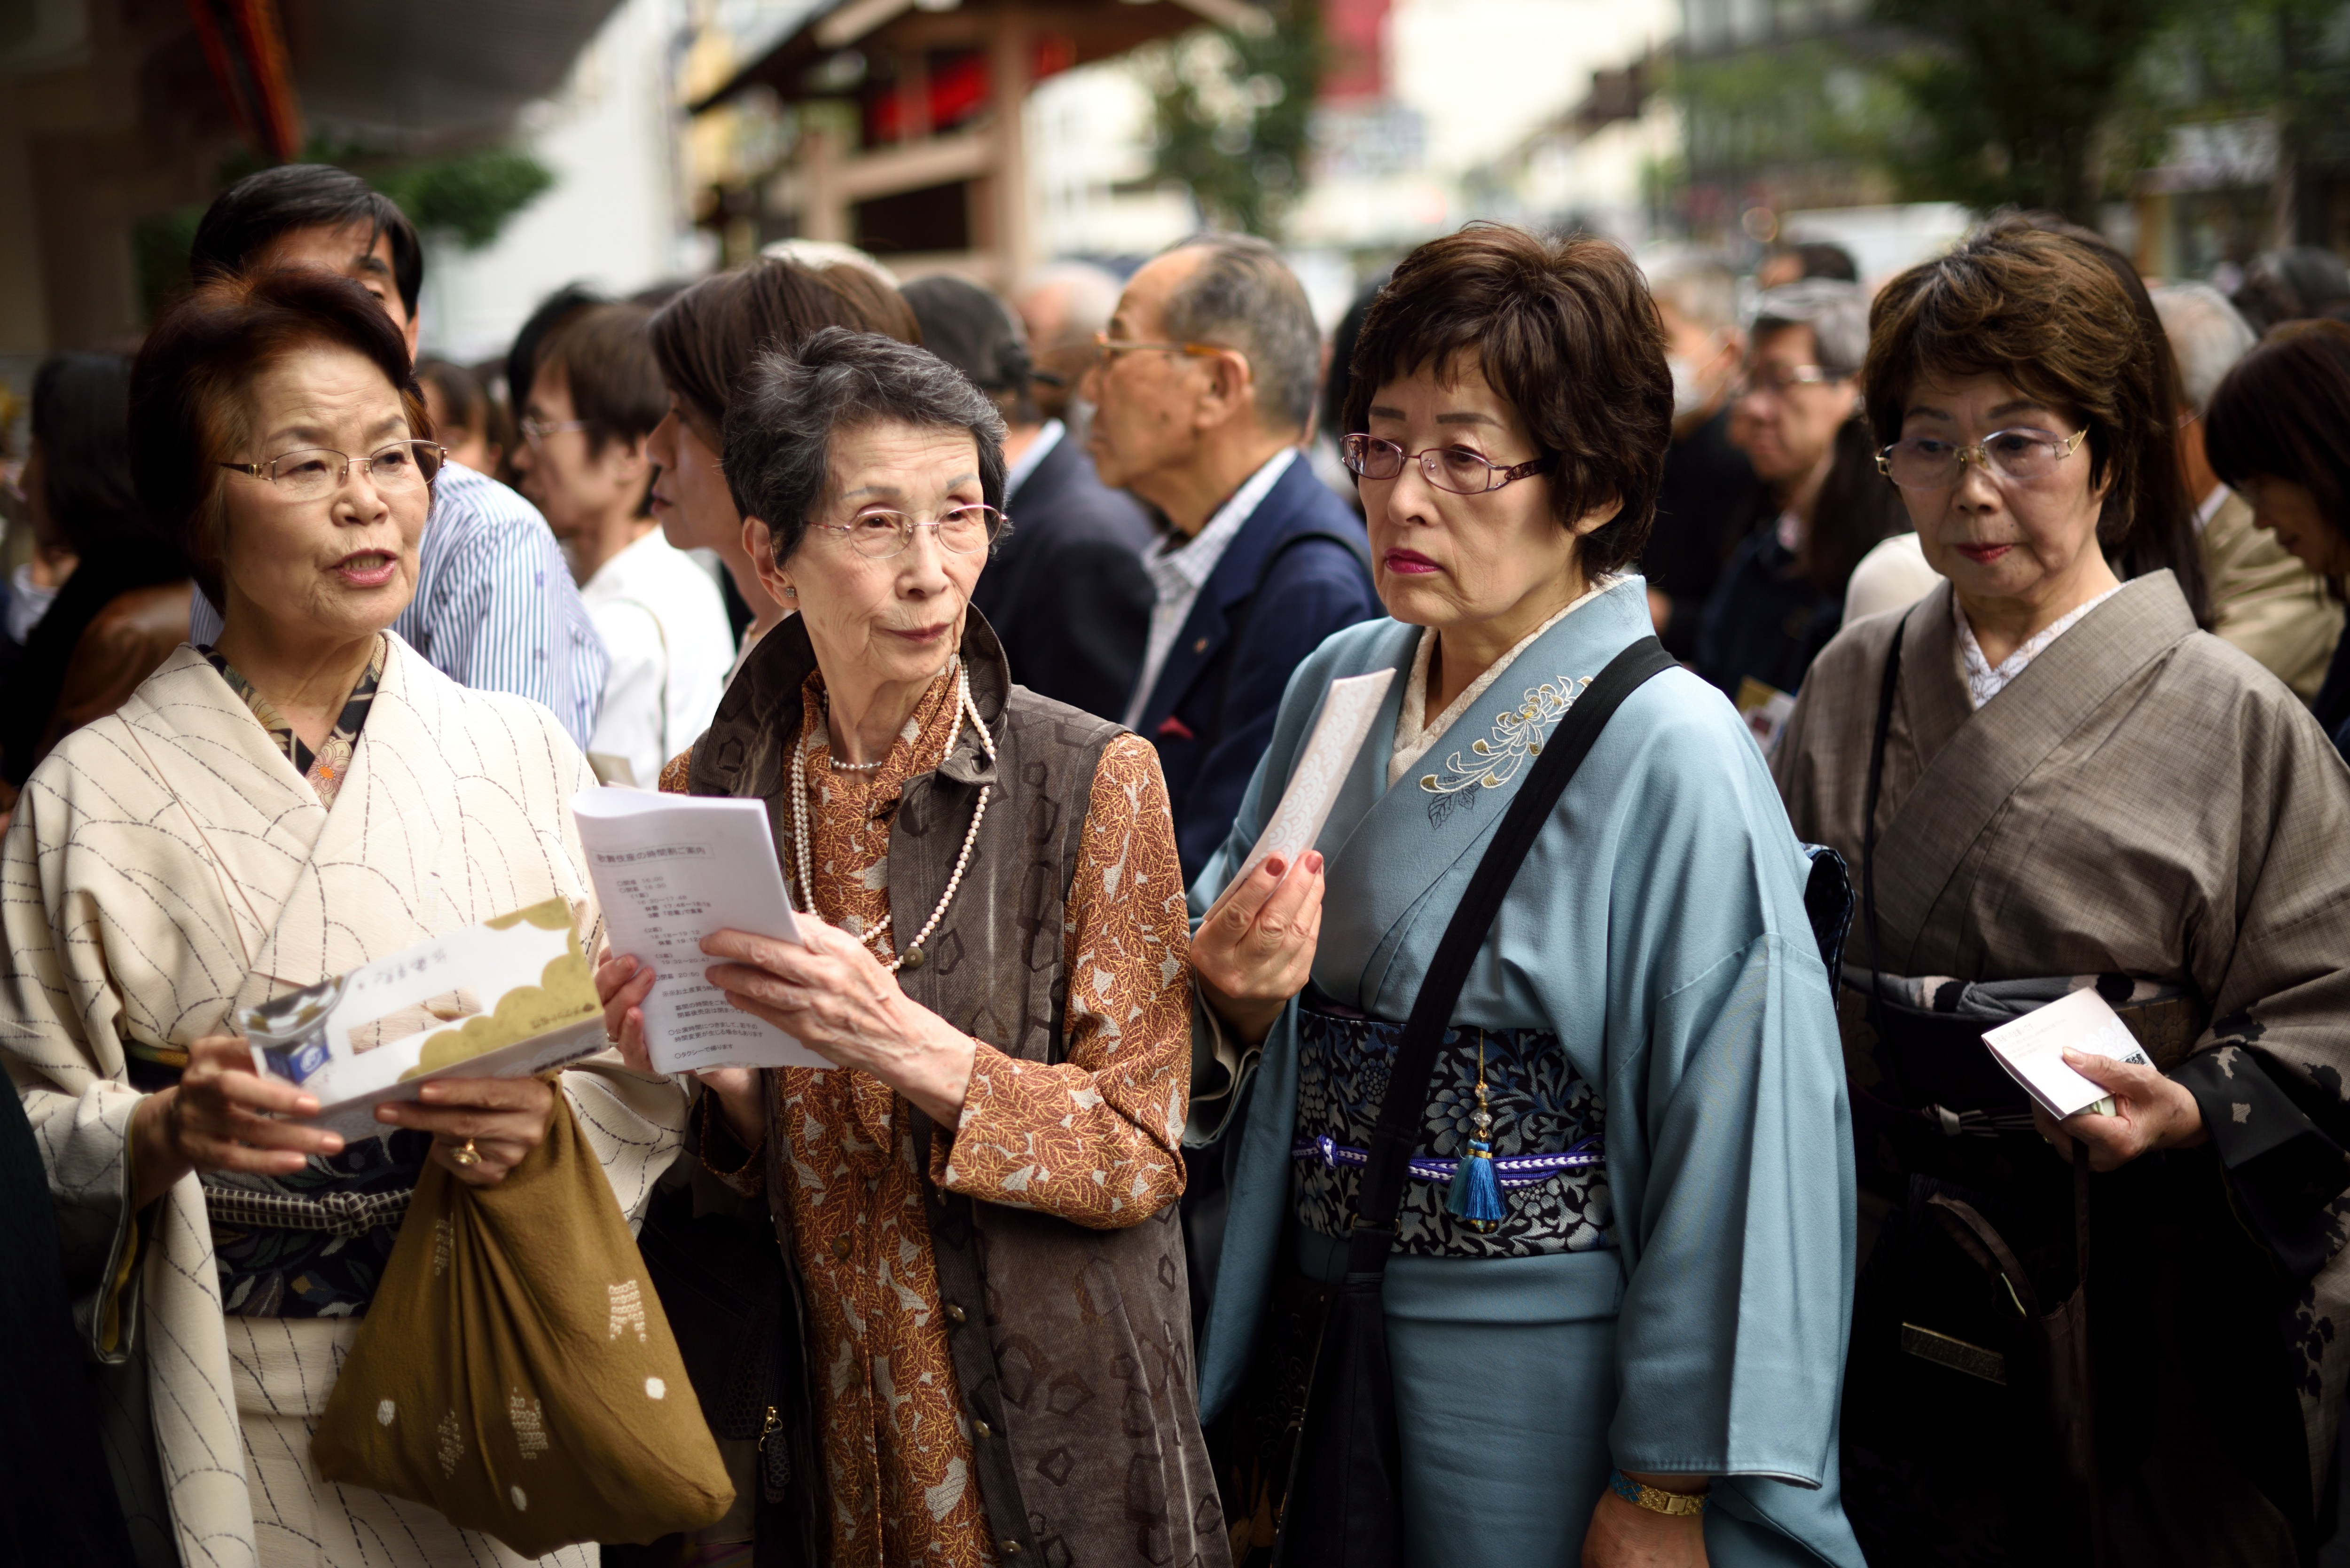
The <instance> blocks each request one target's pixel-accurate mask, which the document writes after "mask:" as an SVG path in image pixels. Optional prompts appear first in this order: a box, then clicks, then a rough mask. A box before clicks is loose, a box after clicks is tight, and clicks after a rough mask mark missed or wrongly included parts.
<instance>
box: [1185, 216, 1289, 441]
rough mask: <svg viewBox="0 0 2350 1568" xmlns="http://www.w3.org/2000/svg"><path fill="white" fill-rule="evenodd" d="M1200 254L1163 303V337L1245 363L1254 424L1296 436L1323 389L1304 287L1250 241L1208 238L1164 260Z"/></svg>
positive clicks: (1268, 250) (1262, 245)
mask: <svg viewBox="0 0 2350 1568" xmlns="http://www.w3.org/2000/svg"><path fill="white" fill-rule="evenodd" d="M1192 250H1196V251H1201V252H1203V253H1204V254H1203V255H1202V256H1201V261H1200V270H1199V271H1197V272H1195V273H1193V274H1192V275H1191V277H1190V278H1188V279H1186V280H1185V281H1184V283H1183V285H1182V286H1181V287H1180V288H1178V289H1176V290H1175V292H1174V293H1173V294H1172V295H1170V296H1168V300H1167V307H1166V310H1165V311H1164V312H1163V315H1164V317H1165V321H1164V325H1165V326H1166V328H1167V335H1168V336H1169V337H1171V338H1173V339H1174V340H1175V341H1176V342H1178V343H1210V344H1213V345H1214V346H1215V347H1217V348H1236V349H1238V350H1239V351H1240V352H1241V353H1242V354H1243V355H1244V356H1246V358H1247V359H1248V362H1249V373H1250V374H1251V375H1252V376H1253V377H1254V378H1255V379H1256V410H1257V417H1258V418H1259V419H1261V420H1263V421H1264V423H1265V424H1266V425H1267V426H1269V427H1272V428H1274V429H1277V430H1298V431H1303V430H1304V429H1305V427H1306V426H1307V425H1308V424H1309V423H1311V422H1312V421H1313V419H1314V394H1315V390H1316V389H1318V388H1319V387H1320V386H1321V383H1322V332H1321V329H1320V328H1319V327H1315V325H1314V307H1313V306H1311V305H1309V304H1307V303H1306V299H1305V286H1303V285H1302V284H1300V283H1299V282H1298V281H1297V275H1296V274H1295V273H1294V272H1292V271H1290V270H1289V264H1288V263H1287V262H1285V261H1283V260H1282V259H1281V253H1280V252H1279V251H1277V250H1275V249H1274V247H1273V246H1272V245H1271V244H1269V243H1267V242H1266V241H1263V240H1261V239H1258V238H1257V237H1256V236H1255V235H1253V234H1207V235H1202V236H1200V237H1198V238H1194V239H1189V240H1185V241H1183V242H1182V243H1181V244H1176V245H1171V246H1170V247H1169V248H1168V250H1167V251H1166V252H1165V253H1163V254H1170V255H1171V254H1174V253H1175V252H1177V251H1192Z"/></svg>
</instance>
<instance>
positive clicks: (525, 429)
mask: <svg viewBox="0 0 2350 1568" xmlns="http://www.w3.org/2000/svg"><path fill="white" fill-rule="evenodd" d="M520 423H521V426H522V438H523V440H525V441H528V442H530V444H531V445H533V446H545V445H546V438H547V437H549V436H551V435H559V434H561V433H562V432H563V431H584V430H586V429H587V421H586V420H537V419H525V420H523V421H520Z"/></svg>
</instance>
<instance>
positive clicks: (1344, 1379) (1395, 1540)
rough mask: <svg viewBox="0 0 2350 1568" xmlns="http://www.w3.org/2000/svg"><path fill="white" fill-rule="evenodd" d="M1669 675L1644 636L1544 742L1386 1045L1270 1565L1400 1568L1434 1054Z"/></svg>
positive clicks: (1657, 646)
mask: <svg viewBox="0 0 2350 1568" xmlns="http://www.w3.org/2000/svg"><path fill="white" fill-rule="evenodd" d="M1673 668H1674V660H1673V659H1672V656H1671V655H1669V654H1668V653H1667V652H1666V651H1665V649H1664V646H1663V644H1661V643H1659V641H1658V640H1657V639H1655V638H1653V637H1649V638H1643V639H1640V640H1639V641H1638V642H1636V643H1634V644H1633V645H1632V646H1631V647H1629V648H1627V649H1625V650H1624V651H1623V652H1621V653H1619V654H1617V656H1616V657H1615V658H1614V659H1611V660H1610V661H1609V662H1608V665H1607V669H1605V670H1601V671H1600V672H1599V674H1598V676H1597V677H1596V678H1595V679H1594V680H1592V682H1591V684H1590V685H1589V686H1588V687H1587V688H1586V689H1585V691H1584V692H1583V695H1582V696H1581V697H1579V698H1577V699H1576V700H1575V705H1574V706H1573V707H1572V708H1569V709H1568V710H1567V712H1566V716H1565V718H1564V719H1562V720H1560V721H1559V724H1558V727H1557V728H1556V729H1555V730H1554V731H1553V732H1551V736H1550V738H1549V740H1547V741H1546V742H1543V744H1542V746H1541V748H1540V750H1539V752H1538V753H1537V755H1536V757H1535V761H1534V769H1533V771H1532V772H1531V773H1529V774H1527V776H1526V782H1525V786H1524V787H1523V789H1521V790H1519V791H1518V794H1517V798H1516V799H1514V800H1513V801H1512V802H1511V803H1510V808H1509V810H1508V812H1507V813H1506V814H1504V815H1503V818H1502V823H1501V826H1500V827H1498V828H1497V829H1495V831H1494V834H1493V841H1492V844H1491V845H1489V846H1487V847H1486V850H1485V853H1484V855H1483V856H1482V857H1481V858H1480V859H1479V860H1478V862H1477V869H1476V870H1475V871H1474V872H1473V873H1471V876H1470V878H1469V889H1468V891H1467V892H1466V893H1464V894H1462V895H1461V903H1460V906H1459V908H1457V909H1454V910H1453V912H1452V919H1451V922H1450V923H1449V924H1448V925H1447V926H1446V927H1445V929H1444V935H1443V937H1442V939H1441V940H1439V942H1438V943H1437V947H1436V958H1435V961H1434V962H1432V963H1431V964H1430V966H1429V971H1428V976H1427V979H1426V980H1425V981H1423V982H1422V983H1421V985H1420V991H1419V996H1418V997H1417V998H1415V999H1414V1001H1413V1002H1412V1008H1411V1016H1410V1017H1409V1019H1408V1020H1406V1022H1405V1023H1404V1030H1403V1037H1402V1040H1401V1041H1400V1042H1399V1044H1398V1045H1397V1048H1396V1057H1395V1064H1394V1066H1393V1068H1392V1069H1391V1070H1390V1072H1389V1075H1388V1092H1387V1095H1386V1096H1385V1097H1384V1098H1383V1099H1382V1100H1381V1101H1380V1104H1379V1120H1378V1127H1377V1129H1376V1130H1375V1131H1374V1132H1373V1133H1372V1135H1371V1138H1370V1147H1369V1153H1370V1160H1369V1163H1368V1164H1367V1166H1366V1167H1365V1168H1364V1171H1363V1183H1362V1189H1361V1196H1360V1199H1359V1202H1358V1206H1357V1212H1356V1215H1355V1224H1354V1229H1353V1231H1351V1233H1350V1235H1349V1239H1348V1241H1347V1273H1346V1278H1345V1280H1344V1281H1343V1282H1341V1283H1340V1284H1339V1285H1337V1286H1336V1288H1335V1290H1333V1291H1332V1293H1331V1294H1330V1298H1329V1305H1328V1309H1327V1314H1328V1315H1327V1316H1326V1317H1325V1318H1324V1320H1323V1325H1322V1334H1321V1338H1320V1340H1319V1343H1318V1344H1317V1345H1316V1347H1315V1356H1314V1369H1313V1373H1312V1376H1311V1379H1310V1382H1309V1384H1308V1391H1307V1394H1306V1401H1305V1422H1304V1425H1303V1427H1302V1428H1301V1430H1300V1432H1299V1435H1298V1438H1297V1444H1296V1448H1295V1452H1294V1457H1293V1459H1292V1460H1291V1469H1290V1476H1289V1484H1288V1487H1287V1495H1286V1498H1285V1501H1284V1506H1283V1508H1282V1512H1281V1529H1280V1535H1279V1537H1278V1539H1277V1541H1276V1542H1275V1544H1274V1554H1273V1561H1274V1563H1275V1564H1277V1565H1281V1568H1397V1565H1399V1564H1400V1563H1402V1561H1403V1508H1402V1480H1403V1460H1402V1452H1401V1446H1400V1440H1399V1435H1398V1430H1397V1426H1396V1408H1395V1386H1394V1381H1393V1379H1392V1377H1391V1376H1390V1374H1389V1369H1388V1337H1387V1312H1386V1307H1385V1304H1384V1302H1383V1300H1382V1295H1381V1292H1382V1286H1383V1283H1384V1281H1385V1279H1386V1276H1387V1267H1388V1256H1389V1254H1390V1253H1391V1252H1392V1251H1393V1250H1394V1247H1395V1241H1396V1231H1397V1216H1398V1214H1399V1211H1400V1210H1401V1209H1402V1207H1403V1190H1404V1188H1403V1184H1404V1178H1405V1174H1406V1172H1407V1170H1408V1169H1409V1165H1410V1161H1411V1151H1412V1147H1413V1145H1415V1144H1416V1143H1418V1142H1419V1134H1420V1128H1421V1127H1422V1125H1423V1123H1424V1121H1425V1119H1426V1116H1427V1109H1428V1102H1429V1096H1430V1093H1431V1092H1432V1090H1433V1088H1434V1080H1435V1075H1436V1064H1437V1055H1438V1053H1439V1051H1440V1049H1441V1048H1442V1046H1443V1044H1444V1032H1445V1029H1446V1026H1447V1025H1448V1024H1450V1023H1451V1019H1452V1009H1453V1007H1454V1005H1455V1004H1456V1003H1457V1002H1459V1001H1460V999H1461V987H1462V985H1463V984H1465V983H1466V982H1467V981H1468V978H1469V966H1470V964H1471V962H1473V961H1475V959H1476V956H1477V950H1478V949H1480V948H1482V946H1484V943H1485V937H1486V934H1487V933H1488V932H1489V931H1490V930H1492V926H1493V918H1494V916H1495V915H1496V914H1497V913H1499V912H1500V909H1501V907H1502V899H1503V897H1504V896H1505V895H1506V894H1507V893H1508V892H1509V890H1510V883H1511V881H1512V879H1513V877H1516V875H1517V870H1518V867H1519V866H1520V865H1522V864H1523V862H1524V860H1525V857H1526V855H1527V853H1528V851H1530V850H1531V849H1532V848H1533V847H1534V839H1535V837H1536V836H1538V835H1539V834H1540V833H1541V832H1542V830H1543V827H1544V825H1545V824H1546V823H1547V822H1548V821H1549V818H1550V814H1551V811H1552V809H1553V808H1554V807H1555V806H1556V805H1557V804H1558V801H1559V797H1560V796H1561V795H1562V794H1565V790H1566V786H1567V784H1568V782H1569V781H1570V780H1572V779H1573V778H1574V777H1575V770H1576V769H1577V768H1578V767H1580V766H1581V765H1582V763H1583V759H1584V758H1585V757H1586V756H1587V755H1589V754H1590V752H1591V747H1592V744H1593V742H1596V741H1597V740H1598V738H1599V732H1600V731H1601V730H1603V729H1605V728H1606V727H1607V721H1608V719H1609V718H1610V717H1611V716H1613V715H1614V713H1615V711H1616V710H1617V708H1618V707H1620V706H1622V705H1623V702H1624V700H1625V699H1626V698H1627V697H1629V696H1630V695H1631V694H1632V693H1633V692H1634V691H1637V690H1638V688H1639V687H1640V686H1641V684H1642V683H1643V682H1645V681H1647V680H1648V679H1649V678H1650V677H1651V676H1654V675H1657V674H1659V673H1661V672H1663V671H1664V670H1670V669H1673Z"/></svg>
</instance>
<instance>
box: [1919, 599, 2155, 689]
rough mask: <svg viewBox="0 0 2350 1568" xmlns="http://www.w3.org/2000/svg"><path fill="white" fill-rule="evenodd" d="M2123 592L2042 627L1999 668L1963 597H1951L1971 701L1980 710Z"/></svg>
mask: <svg viewBox="0 0 2350 1568" xmlns="http://www.w3.org/2000/svg"><path fill="white" fill-rule="evenodd" d="M2121 591H2122V586H2121V584H2119V583H2116V584H2115V585H2114V586H2113V587H2110V588H2107V589H2106V591H2105V592H2104V593H2101V594H2099V595H2098V596H2097V597H2095V598H2093V599H2091V600H2090V601H2089V602H2088V603H2087V604H2085V605H2083V606H2081V607H2079V608H2078V609H2075V610H2072V611H2070V612H2068V613H2066V614H2064V615H2062V616H2059V617H2057V618H2056V619H2054V620H2053V621H2051V622H2049V623H2048V624H2047V625H2046V626H2044V627H2043V628H2040V629H2039V630H2038V631H2037V632H2034V633H2033V635H2032V636H2031V637H2029V638H2026V639H2024V640H2023V641H2022V643H2021V644H2019V645H2018V646H2017V648H2016V649H2015V651H2014V652H2013V653H2011V654H2009V655H2008V656H2007V657H2006V658H2005V659H2001V660H2000V661H1999V662H1998V663H1997V664H1996V665H1994V664H1993V663H1991V660H1990V659H1986V658H1985V657H1983V650H1982V644H1981V643H1980V642H1977V641H1976V640H1975V628H1973V627H1972V626H1971V625H1970V624H1968V621H1967V612H1966V609H1965V608H1964V607H1962V606H1961V605H1960V603H1959V596H1958V595H1956V594H1952V595H1951V596H1950V616H1951V618H1953V619H1955V620H1956V621H1957V622H1958V623H1959V673H1960V675H1962V676H1964V677H1965V678H1966V682H1967V701H1970V702H1971V703H1973V704H1974V706H1975V708H1976V710H1977V711H1981V708H1982V705H1983V704H1984V703H1986V702H1988V701H1991V699H1992V698H1994V697H1996V696H1998V695H1999V694H2000V693H2001V692H2002V691H2006V690H2007V686H2008V682H2010V681H2012V680H2014V679H2015V678H2016V677H2017V676H2019V675H2021V674H2022V673H2023V667H2024V666H2025V665H2027V664H2030V663H2031V662H2032V661H2033V659H2037V658H2039V657H2040V656H2041V654H2043V652H2045V651H2046V650H2047V648H2048V645H2049V644H2050V643H2052V642H2054V641H2055V640H2056V639H2058V638H2060V637H2062V636H2064V634H2065V633H2066V632H2068V631H2070V630H2072V629H2073V628H2074V627H2075V626H2077V625H2079V624H2080V620H2081V618H2082V617H2083V616H2085V615H2087V614H2088V613H2089V612H2090V611H2091V610H2093V609H2095V608H2096V607H2098V606H2099V605H2101V604H2103V603H2105V602H2106V600H2107V599H2109V598H2111V597H2114V596H2115V595H2116V594H2117V593H2119V592H2121Z"/></svg>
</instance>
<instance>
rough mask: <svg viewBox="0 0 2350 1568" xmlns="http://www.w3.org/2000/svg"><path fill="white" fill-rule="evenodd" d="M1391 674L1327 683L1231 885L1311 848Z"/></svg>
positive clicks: (1367, 736) (1375, 715) (1368, 731)
mask: <svg viewBox="0 0 2350 1568" xmlns="http://www.w3.org/2000/svg"><path fill="white" fill-rule="evenodd" d="M1395 673H1396V672H1395V671H1394V670H1373V671H1371V673H1369V674H1368V675H1352V676H1348V677H1347V678H1346V679H1345V680H1333V681H1332V682H1330V694H1329V695H1328V696H1326V697H1325V698H1324V699H1323V700H1322V716H1321V717H1320V718H1319V719H1316V720H1315V722H1314V732H1313V733H1312V734H1311V735H1308V736H1307V737H1306V738H1305V750H1304V751H1302V752H1300V753H1298V754H1297V765H1296V767H1295V768H1294V769H1292V770H1291V771H1290V774H1289V787H1288V788H1287V789H1285V790H1284V791H1282V792H1281V804H1280V805H1276V806H1274V808H1273V816H1272V818H1271V819H1270V820H1269V821H1267V822H1266V823H1265V825H1264V831H1263V833H1260V834H1258V835H1257V836H1256V844H1255V845H1254V846H1253V847H1252V848H1251V849H1250V850H1249V852H1248V858H1247V859H1246V860H1244V861H1243V862H1242V863H1241V868H1240V872H1239V875H1237V876H1235V877H1233V878H1232V880H1233V881H1234V882H1241V881H1244V880H1246V879H1247V878H1248V877H1253V876H1254V875H1256V868H1257V867H1259V866H1262V865H1263V864H1264V862H1265V861H1267V860H1269V859H1271V858H1272V857H1274V856H1276V855H1278V856H1280V857H1282V858H1283V859H1284V860H1286V861H1288V862H1289V863H1290V864H1292V865H1295V864H1296V861H1297V857H1299V856H1301V855H1303V854H1305V852H1306V851H1307V850H1309V849H1311V848H1313V847H1314V841H1315V839H1316V838H1319V837H1320V836H1322V825H1323V824H1324V823H1326V822H1327V821H1329V820H1330V808H1331V807H1332V806H1334V805H1337V804H1338V788H1339V786H1340V785H1341V784H1345V783H1346V782H1347V772H1348V770H1350V769H1351V768H1353V767H1354V765H1355V756H1356V753H1358V752H1360V751H1361V750H1362V749H1363V742H1365V741H1367V740H1368V739H1370V734H1371V724H1372V722H1373V721H1375V720H1376V719H1378V714H1379V703H1380V702H1381V701H1384V700H1385V698H1386V697H1387V694H1388V687H1389V686H1391V685H1393V684H1394V683H1395Z"/></svg>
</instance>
